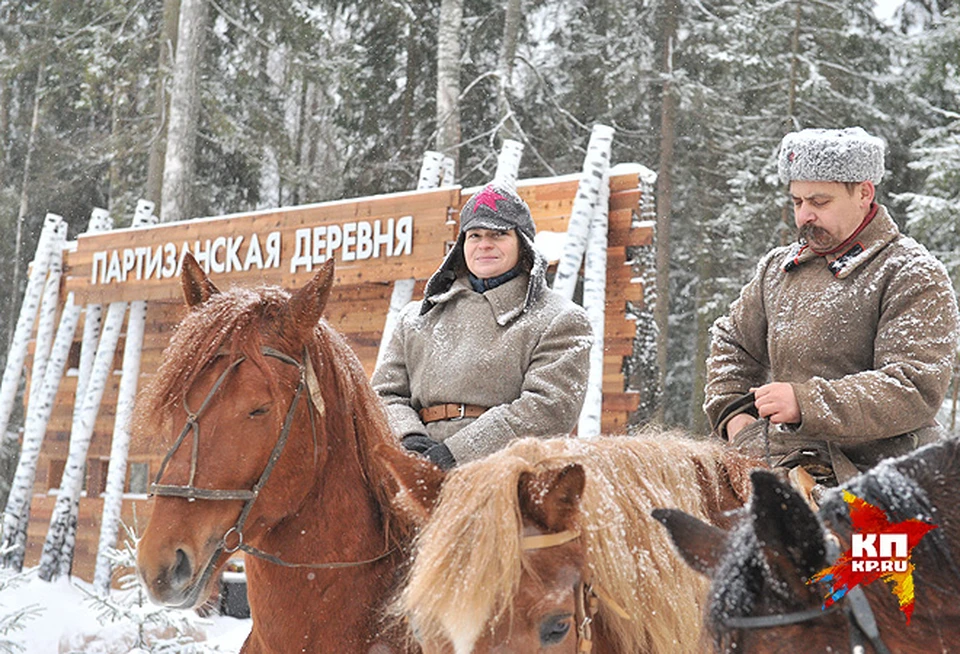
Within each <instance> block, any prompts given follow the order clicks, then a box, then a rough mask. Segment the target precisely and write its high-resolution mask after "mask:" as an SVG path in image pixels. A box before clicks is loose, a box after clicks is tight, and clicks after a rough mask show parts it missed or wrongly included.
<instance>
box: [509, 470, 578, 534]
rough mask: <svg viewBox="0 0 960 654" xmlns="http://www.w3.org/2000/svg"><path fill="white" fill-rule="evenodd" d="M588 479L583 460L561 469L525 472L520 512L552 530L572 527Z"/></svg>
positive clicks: (521, 481) (523, 474)
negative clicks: (580, 462) (581, 462)
mask: <svg viewBox="0 0 960 654" xmlns="http://www.w3.org/2000/svg"><path fill="white" fill-rule="evenodd" d="M585 483H586V473H585V472H584V470H583V466H581V465H580V464H579V463H570V464H567V465H566V466H564V467H563V468H560V469H559V470H545V471H543V472H538V473H532V472H524V473H522V474H521V475H520V480H519V482H518V484H517V486H518V487H517V492H518V494H519V497H520V513H521V514H522V515H523V516H524V517H525V518H528V519H529V520H532V521H533V522H534V523H536V525H537V526H539V527H541V528H543V529H545V530H547V531H549V532H556V531H563V530H565V529H569V528H570V527H572V526H573V520H574V517H575V516H576V514H577V510H578V509H579V507H580V498H581V497H582V496H583V487H584V484H585Z"/></svg>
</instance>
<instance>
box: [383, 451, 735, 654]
mask: <svg viewBox="0 0 960 654" xmlns="http://www.w3.org/2000/svg"><path fill="white" fill-rule="evenodd" d="M571 462H576V463H580V464H581V465H582V466H583V467H584V469H585V471H586V479H587V481H586V488H585V490H584V495H583V498H582V501H581V507H580V508H581V511H580V518H579V519H580V528H581V531H582V533H583V534H584V537H585V539H586V540H585V545H586V563H587V566H588V567H589V569H590V572H591V573H592V575H593V581H594V582H595V583H597V584H599V585H600V586H602V587H603V588H604V589H605V590H606V591H607V592H608V593H609V594H610V595H611V596H612V597H613V598H614V599H615V600H616V602H617V603H618V604H619V605H620V606H621V607H623V608H624V609H626V611H627V613H628V614H629V615H630V616H632V621H624V620H622V619H620V618H618V617H617V616H616V615H615V614H614V613H613V612H612V611H610V610H609V609H608V608H607V607H605V606H604V604H603V603H601V607H600V614H601V616H602V619H603V621H604V623H605V624H606V626H607V628H608V629H609V632H610V634H611V636H612V637H613V638H614V639H615V640H616V641H617V643H618V645H619V647H618V651H621V652H670V653H675V652H695V651H698V645H699V642H700V631H701V623H702V614H703V611H702V606H701V605H702V602H703V601H704V598H705V594H706V589H707V580H706V579H705V578H703V577H701V576H700V575H699V574H698V573H696V572H694V571H693V570H692V569H691V568H689V567H688V566H687V565H686V564H685V563H684V562H683V561H682V560H681V559H680V558H679V556H678V555H677V554H675V552H674V549H673V547H672V546H671V544H670V542H669V539H668V536H667V532H666V530H665V529H664V528H663V527H662V526H661V525H660V524H659V523H657V522H656V521H655V520H654V519H653V518H652V517H651V516H650V511H651V510H652V509H654V508H658V507H675V508H679V509H681V510H683V511H686V512H688V513H690V514H692V515H696V516H698V517H701V518H704V519H706V518H707V506H708V504H709V503H710V501H711V500H713V501H714V505H716V503H718V502H719V497H720V494H721V491H722V490H723V489H724V488H726V490H728V491H729V490H730V485H732V486H733V490H734V491H735V492H736V493H737V495H739V497H741V498H745V497H746V493H747V484H748V479H747V473H746V470H745V468H746V464H744V470H733V469H731V468H733V467H735V466H736V465H737V459H736V458H733V457H730V456H729V453H728V452H725V451H724V449H723V448H722V447H721V446H720V445H719V444H716V443H707V442H704V441H696V440H692V439H689V438H686V437H683V436H681V435H680V434H676V433H662V432H661V433H648V434H645V435H641V436H632V437H600V438H594V439H568V438H558V439H534V438H528V439H523V440H520V441H517V442H515V443H514V444H513V445H511V446H510V447H508V448H506V449H505V450H502V451H500V452H498V453H496V454H493V455H491V456H489V457H487V458H485V459H482V460H480V461H477V462H474V463H471V464H468V465H465V466H463V467H462V468H459V469H457V470H456V471H455V472H454V473H452V474H451V475H450V476H449V477H448V478H447V480H446V481H445V483H444V486H443V490H442V492H441V496H440V501H439V504H438V506H437V508H436V511H435V513H434V515H433V516H432V518H431V520H430V522H429V523H428V525H427V526H426V527H425V528H424V530H423V532H422V533H421V535H420V537H419V538H418V539H417V542H416V558H415V561H414V564H413V566H412V568H411V570H410V573H409V577H408V583H407V585H406V587H405V588H404V590H403V592H402V594H401V596H400V598H399V600H398V602H397V606H396V610H397V612H402V613H405V614H406V615H407V616H408V617H409V618H410V620H411V624H412V625H414V628H415V629H416V630H417V632H418V635H419V636H420V638H421V639H422V640H424V641H425V642H431V641H433V642H443V641H444V640H448V639H454V644H455V646H456V649H457V651H458V652H460V651H469V649H471V648H472V646H473V644H474V643H475V642H476V639H477V638H478V637H479V636H480V635H481V631H482V629H483V628H484V626H485V625H493V624H495V622H496V620H499V619H504V618H506V619H509V612H510V606H511V602H512V598H513V597H514V595H515V593H516V591H517V588H518V585H519V583H520V575H521V572H522V570H523V567H524V565H525V562H524V555H523V552H522V551H521V549H520V537H521V534H522V529H523V526H522V519H521V515H520V508H519V500H518V494H517V484H518V481H519V478H520V475H521V474H522V473H523V472H533V473H536V472H538V471H541V470H545V469H555V468H559V467H562V466H564V465H566V464H567V463H571Z"/></svg>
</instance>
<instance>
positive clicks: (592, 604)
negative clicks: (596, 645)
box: [520, 529, 630, 654]
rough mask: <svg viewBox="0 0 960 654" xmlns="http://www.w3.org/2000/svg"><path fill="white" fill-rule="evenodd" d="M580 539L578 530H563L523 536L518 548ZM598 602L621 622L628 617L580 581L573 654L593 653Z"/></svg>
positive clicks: (593, 587) (589, 584)
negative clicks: (575, 651)
mask: <svg viewBox="0 0 960 654" xmlns="http://www.w3.org/2000/svg"><path fill="white" fill-rule="evenodd" d="M577 538H580V530H578V529H567V530H565V531H558V532H556V533H553V534H541V535H537V536H523V537H522V538H521V539H520V549H522V550H523V551H525V552H527V551H530V550H540V549H546V548H548V547H557V546H559V545H563V544H565V543H569V542H570V541H572V540H576V539H577ZM600 601H602V602H603V603H604V604H606V605H607V606H608V607H610V608H611V609H612V610H613V612H614V613H616V614H617V615H619V616H620V617H621V618H623V619H624V620H630V615H629V614H628V613H627V612H626V611H625V610H624V609H623V608H622V607H621V606H620V605H619V604H617V602H616V600H614V599H613V597H612V596H611V595H610V594H609V593H607V592H606V591H604V590H603V589H602V588H601V587H600V586H599V585H597V584H594V583H592V582H590V581H586V580H584V581H581V582H580V583H578V584H577V587H576V588H575V589H574V602H575V607H576V609H575V611H576V612H575V614H574V620H575V621H576V625H577V651H578V652H584V653H585V654H586V653H588V652H591V651H592V650H593V621H594V618H595V616H596V614H597V611H599V610H600Z"/></svg>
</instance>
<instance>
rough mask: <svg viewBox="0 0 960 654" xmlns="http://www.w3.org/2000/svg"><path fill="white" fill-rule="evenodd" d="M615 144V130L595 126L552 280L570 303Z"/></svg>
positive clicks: (554, 286) (555, 288)
mask: <svg viewBox="0 0 960 654" xmlns="http://www.w3.org/2000/svg"><path fill="white" fill-rule="evenodd" d="M612 143H613V128H612V127H607V126H606V125H594V126H593V131H592V132H591V134H590V142H589V143H588V144H587V156H586V157H585V158H584V160H583V172H582V173H581V175H580V184H579V185H578V186H577V196H576V198H574V200H573V210H572V211H571V213H570V223H569V225H568V226H567V234H566V237H565V238H564V241H563V251H562V253H561V255H560V263H559V264H557V274H556V277H554V279H553V290H555V291H557V292H558V293H560V295H562V296H563V297H565V298H567V299H568V300H572V299H573V294H574V291H575V290H576V288H577V277H578V276H579V274H580V264H581V263H582V262H583V252H584V249H585V248H586V245H587V236H588V235H589V233H590V221H591V220H592V219H593V213H594V210H595V208H596V206H597V203H598V202H599V201H600V189H601V187H602V185H603V178H604V176H605V175H606V174H607V171H608V170H609V169H610V146H611V144H612Z"/></svg>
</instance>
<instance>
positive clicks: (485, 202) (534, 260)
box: [420, 182, 547, 314]
mask: <svg viewBox="0 0 960 654" xmlns="http://www.w3.org/2000/svg"><path fill="white" fill-rule="evenodd" d="M470 229H495V230H500V231H508V230H511V229H515V230H517V239H518V241H519V242H520V250H521V252H522V253H523V256H522V257H521V260H522V261H523V260H526V261H527V262H529V266H530V271H529V272H530V279H529V285H528V287H527V298H526V302H525V303H524V310H526V309H527V308H529V307H531V306H532V305H533V303H534V302H536V301H537V299H538V298H539V297H540V295H541V294H542V293H543V289H544V288H545V287H546V272H547V260H546V259H545V258H544V256H543V255H542V254H540V252H539V251H538V250H537V248H536V246H534V243H533V239H534V237H535V236H536V235H537V227H536V225H535V224H534V222H533V217H532V216H531V215H530V207H528V206H527V203H526V202H524V201H523V199H522V198H521V197H520V196H519V195H517V194H516V193H515V192H514V191H512V190H510V189H509V188H507V187H506V186H503V185H500V184H498V183H496V182H490V183H489V184H487V185H486V186H484V187H483V188H482V189H480V190H479V191H477V192H476V193H474V194H473V197H471V198H470V200H468V201H467V203H466V204H465V205H463V209H461V210H460V235H459V237H458V238H457V242H456V244H454V246H453V247H452V248H451V249H450V251H449V252H448V253H447V256H446V258H444V260H443V263H441V264H440V267H439V268H438V269H437V271H436V272H435V273H433V275H432V276H431V277H430V279H429V280H427V285H426V288H424V301H423V305H422V306H421V309H420V313H421V314H424V313H426V312H427V311H429V310H430V309H432V308H433V302H432V301H431V300H430V298H431V297H432V296H434V295H438V294H440V293H443V292H445V291H447V290H449V288H450V286H451V285H453V282H454V280H455V279H456V278H457V275H458V274H459V273H461V272H463V271H464V270H465V269H466V263H465V261H464V255H463V243H464V240H465V234H466V233H467V230H470Z"/></svg>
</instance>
